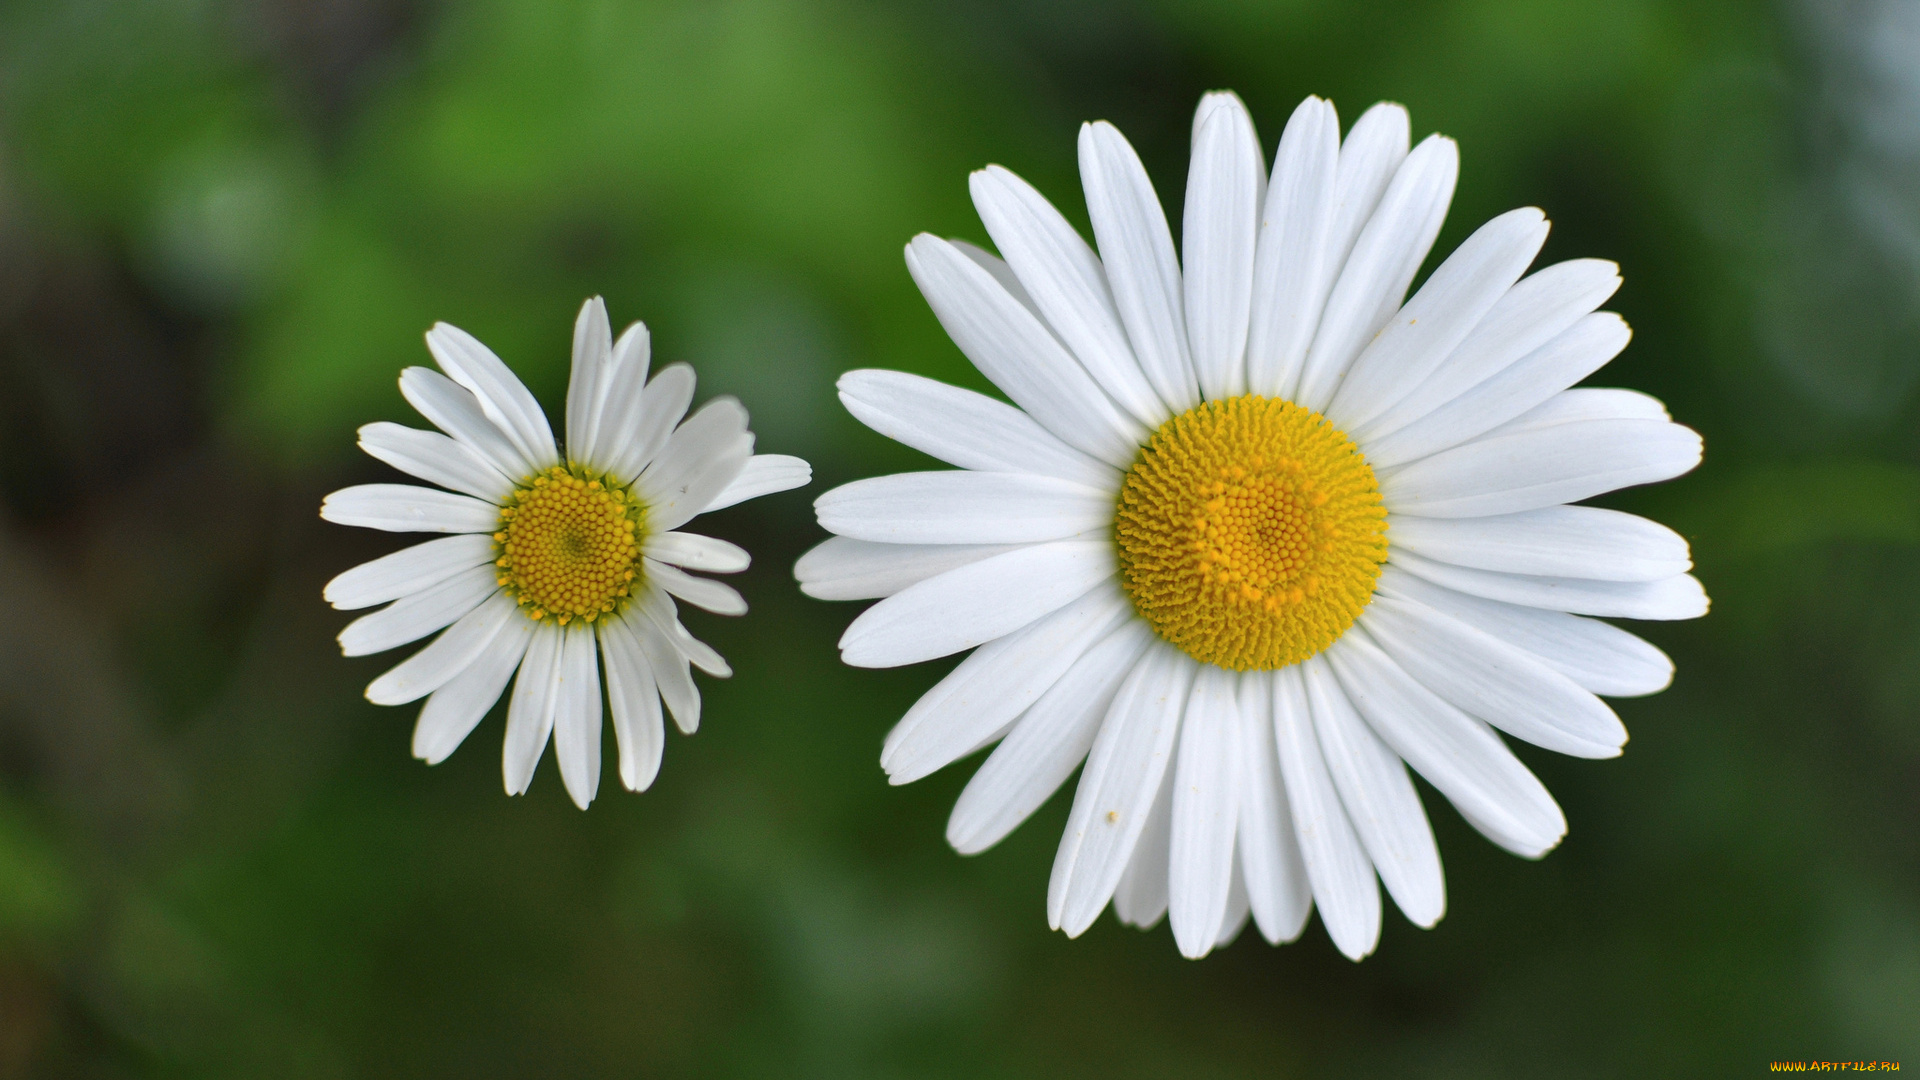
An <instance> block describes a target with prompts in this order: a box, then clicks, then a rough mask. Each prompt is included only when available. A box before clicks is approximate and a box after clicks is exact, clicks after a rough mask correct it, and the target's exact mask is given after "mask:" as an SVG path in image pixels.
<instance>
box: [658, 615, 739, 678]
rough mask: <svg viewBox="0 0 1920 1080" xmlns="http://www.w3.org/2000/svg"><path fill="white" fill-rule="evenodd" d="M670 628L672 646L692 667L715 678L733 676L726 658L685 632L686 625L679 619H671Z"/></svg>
mask: <svg viewBox="0 0 1920 1080" xmlns="http://www.w3.org/2000/svg"><path fill="white" fill-rule="evenodd" d="M672 629H673V644H674V646H675V647H676V648H678V649H679V650H680V655H681V656H684V657H686V658H687V661H688V662H689V663H691V664H692V665H693V666H694V667H697V668H699V669H700V670H701V671H704V672H706V673H707V674H709V675H711V676H713V677H714V678H716V679H727V678H732V677H733V668H732V666H731V665H729V664H728V663H727V660H726V658H725V657H723V656H721V655H720V654H719V653H718V652H717V651H715V650H714V648H713V646H711V645H709V644H707V643H706V642H704V641H701V640H700V639H699V638H696V637H694V636H693V635H692V634H689V633H687V628H686V626H685V625H684V624H682V623H681V622H680V620H678V619H675V620H674V621H673V627H672Z"/></svg>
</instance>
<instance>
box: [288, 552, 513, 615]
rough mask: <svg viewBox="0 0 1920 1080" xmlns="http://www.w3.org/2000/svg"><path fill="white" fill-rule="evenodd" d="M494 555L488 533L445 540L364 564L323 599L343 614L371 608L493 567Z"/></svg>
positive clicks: (331, 587) (334, 583) (342, 577)
mask: <svg viewBox="0 0 1920 1080" xmlns="http://www.w3.org/2000/svg"><path fill="white" fill-rule="evenodd" d="M495 554H496V553H495V552H494V550H493V537H492V536H489V535H488V534H486V533H461V534H459V535H458V536H443V537H441V538H440V539H438V540H428V541H427V542H425V543H423V544H415V545H413V546H412V547H404V548H401V549H400V550H399V551H396V552H394V553H393V554H391V555H382V556H380V557H379V558H377V559H375V560H373V561H372V562H364V563H361V564H360V565H359V566H356V567H354V568H353V569H351V570H348V571H345V572H343V573H341V574H340V575H338V576H337V577H335V578H334V579H333V580H332V581H329V582H327V587H326V588H325V589H324V590H322V591H321V594H320V595H321V596H322V597H324V598H325V599H326V601H327V603H329V604H332V605H333V606H334V607H336V608H338V609H340V610H341V611H353V610H356V609H358V608H369V607H372V606H373V605H375V604H384V603H386V602H387V601H389V600H398V599H400V598H401V597H403V596H410V595H412V594H413V593H417V592H419V591H421V590H422V589H427V588H431V587H432V586H435V585H438V584H440V583H441V582H443V581H445V580H447V579H448V578H450V577H452V576H453V575H455V574H457V573H459V572H460V571H462V570H470V569H472V568H473V567H476V566H480V565H483V564H485V563H490V562H492V561H493V560H494V556H495Z"/></svg>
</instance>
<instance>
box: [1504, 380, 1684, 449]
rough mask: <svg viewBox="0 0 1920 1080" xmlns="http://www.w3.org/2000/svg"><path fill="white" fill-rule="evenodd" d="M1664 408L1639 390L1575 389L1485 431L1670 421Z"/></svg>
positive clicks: (1506, 433) (1555, 396)
mask: <svg viewBox="0 0 1920 1080" xmlns="http://www.w3.org/2000/svg"><path fill="white" fill-rule="evenodd" d="M1671 419H1673V417H1672V416H1671V415H1670V414H1669V413H1668V412H1667V407H1666V406H1665V405H1662V404H1661V403H1660V399H1659V398H1657V397H1654V396H1653V395H1652V394H1643V393H1641V392H1640V391H1638V390H1618V389H1612V388H1608V387H1594V386H1576V387H1574V388H1573V389H1572V390H1562V391H1560V392H1559V393H1557V394H1555V395H1553V396H1552V397H1550V398H1548V399H1547V400H1546V401H1544V402H1541V403H1540V404H1539V405H1536V406H1534V407H1533V408H1532V409H1529V410H1527V411H1526V412H1524V413H1522V414H1520V415H1519V416H1516V417H1514V418H1513V419H1512V420H1509V421H1507V422H1506V423H1504V424H1501V425H1500V426H1499V427H1497V428H1494V429H1493V430H1492V431H1490V432H1488V433H1487V435H1488V437H1493V436H1496V435H1512V434H1515V433H1517V432H1522V431H1532V430H1534V429H1536V428H1543V427H1552V426H1554V425H1555V424H1569V423H1572V422H1574V421H1576V420H1671Z"/></svg>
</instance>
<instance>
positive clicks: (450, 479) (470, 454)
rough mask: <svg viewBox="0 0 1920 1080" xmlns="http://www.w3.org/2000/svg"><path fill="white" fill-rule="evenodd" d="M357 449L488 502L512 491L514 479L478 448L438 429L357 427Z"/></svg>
mask: <svg viewBox="0 0 1920 1080" xmlns="http://www.w3.org/2000/svg"><path fill="white" fill-rule="evenodd" d="M360 449H362V450H365V451H366V452H367V453H369V454H371V455H373V456H374V457H376V458H379V459H380V460H381V461H384V462H386V463H387V464H389V465H391V466H393V467H394V468H396V469H399V470H400V471H401V472H404V473H410V474H412V475H414V476H417V477H419V478H420V479H422V480H426V481H428V482H430V483H435V484H439V485H440V486H441V487H449V488H452V489H454V490H455V491H464V492H466V493H467V494H468V495H472V496H475V497H477V498H481V499H485V500H487V501H488V502H492V503H498V502H499V501H500V500H502V499H504V498H506V496H507V494H508V493H509V492H511V491H512V490H513V481H511V480H509V479H507V478H506V476H505V475H503V474H502V473H501V472H500V470H499V469H497V468H495V467H494V466H493V463H492V462H490V461H488V460H487V459H486V458H485V457H484V456H483V455H482V454H481V453H480V452H479V451H477V450H474V449H473V448H471V447H469V446H468V445H467V444H465V443H463V442H461V441H460V440H458V439H455V438H452V437H450V436H446V435H442V434H440V433H439V432H437V431H421V430H420V429H418V428H410V427H405V426H403V425H400V424H390V423H387V422H386V421H384V420H383V421H380V422H379V423H374V424H368V425H366V426H364V427H362V428H361V429H360Z"/></svg>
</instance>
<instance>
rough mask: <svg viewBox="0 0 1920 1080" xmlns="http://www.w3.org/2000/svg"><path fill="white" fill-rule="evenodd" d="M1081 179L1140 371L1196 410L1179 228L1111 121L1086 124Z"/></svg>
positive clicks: (1172, 403) (1171, 400)
mask: <svg viewBox="0 0 1920 1080" xmlns="http://www.w3.org/2000/svg"><path fill="white" fill-rule="evenodd" d="M1080 183H1081V186H1082V187H1083V188H1084V189H1085V191H1086V196H1087V217H1088V218H1089V219H1090V220H1091V221H1092V222H1093V236H1094V240H1095V241H1096V242H1097V243H1098V244H1099V247H1100V261H1101V263H1102V265H1103V266H1105V268H1106V271H1107V285H1108V287H1110V288H1111V289H1112V290H1113V304H1114V307H1115V308H1116V309H1117V310H1118V311H1119V312H1120V321H1121V323H1122V324H1123V325H1125V326H1126V328H1127V340H1128V341H1130V342H1132V343H1133V355H1134V356H1135V357H1136V358H1137V359H1138V360H1139V362H1140V370H1141V371H1143V372H1145V373H1146V376H1147V382H1148V383H1149V384H1150V385H1152V387H1153V390H1154V393H1156V394H1158V395H1160V400H1161V401H1164V402H1166V403H1167V406H1168V407H1169V408H1170V409H1172V410H1173V411H1175V412H1183V411H1185V410H1187V409H1190V408H1192V407H1193V406H1195V405H1197V404H1199V403H1200V383H1199V381H1198V380H1197V379H1195V378H1194V372H1193V361H1192V359H1191V358H1190V357H1189V356H1188V353H1187V322H1186V313H1185V311H1184V310H1183V305H1182V301H1181V286H1180V263H1179V261H1178V260H1177V259H1176V258H1175V257H1174V253H1173V233H1172V232H1171V231H1170V230H1169V229H1168V228H1167V215H1166V212H1165V211H1163V210H1162V209H1161V208H1160V196H1158V195H1156V194H1154V191H1153V181H1152V180H1149V179H1148V178H1147V170H1146V166H1144V165H1142V164H1140V156H1139V155H1138V154H1136V153H1134V152H1133V147H1132V146H1131V145H1129V144H1128V142H1127V140H1126V137H1125V136H1123V135H1121V134H1120V132H1119V131H1118V130H1116V129H1115V128H1114V126H1113V125H1112V124H1109V123H1107V122H1106V121H1104V120H1103V121H1100V122H1098V123H1093V124H1082V125H1080ZM1009 396H1012V395H1009ZM1015 400H1018V399H1017V398H1016V399H1015ZM1108 460H1111V459H1108ZM1114 464H1116V465H1124V462H1118V461H1116V462H1114Z"/></svg>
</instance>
